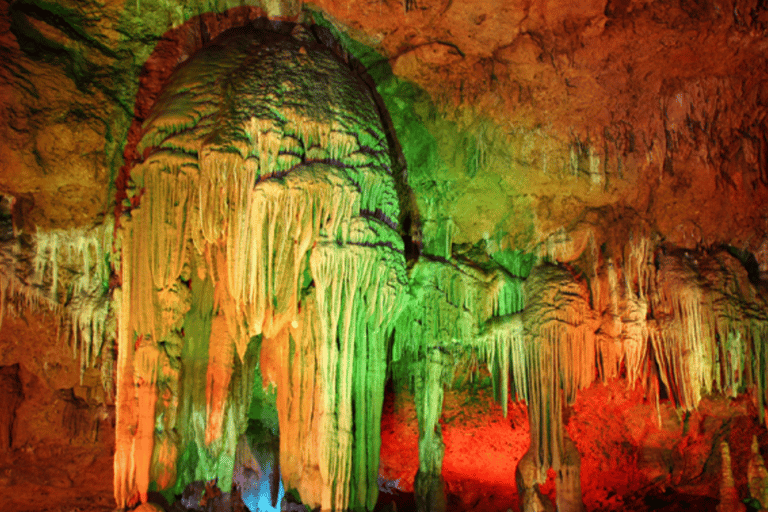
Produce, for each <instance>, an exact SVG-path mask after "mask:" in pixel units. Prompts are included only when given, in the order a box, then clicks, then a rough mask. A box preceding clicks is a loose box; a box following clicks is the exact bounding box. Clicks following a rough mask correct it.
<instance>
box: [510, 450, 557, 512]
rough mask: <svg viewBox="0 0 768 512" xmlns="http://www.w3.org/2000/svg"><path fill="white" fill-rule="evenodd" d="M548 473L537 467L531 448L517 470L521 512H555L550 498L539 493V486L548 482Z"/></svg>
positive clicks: (516, 477)
mask: <svg viewBox="0 0 768 512" xmlns="http://www.w3.org/2000/svg"><path fill="white" fill-rule="evenodd" d="M546 479H547V475H546V471H544V472H542V470H541V468H540V467H537V466H536V461H535V455H534V452H533V451H531V449H530V448H529V449H528V451H526V452H525V454H524V455H523V457H522V458H521V459H520V462H518V463H517V468H516V469H515V482H516V484H517V495H518V496H520V510H521V512H554V511H555V507H554V506H553V505H552V502H551V501H550V500H549V498H548V497H546V496H544V495H543V494H542V493H541V491H539V484H542V483H544V482H545V481H546Z"/></svg>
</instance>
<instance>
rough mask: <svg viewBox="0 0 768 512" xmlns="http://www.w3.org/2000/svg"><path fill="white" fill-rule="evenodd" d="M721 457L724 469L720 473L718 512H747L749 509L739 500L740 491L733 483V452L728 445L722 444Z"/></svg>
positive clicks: (724, 442)
mask: <svg viewBox="0 0 768 512" xmlns="http://www.w3.org/2000/svg"><path fill="white" fill-rule="evenodd" d="M720 456H721V457H722V462H721V464H722V466H721V467H722V469H721V472H720V503H719V504H718V505H717V512H746V510H747V507H746V506H745V505H744V503H742V502H741V500H740V499H739V491H738V489H736V486H735V484H734V482H733V472H732V470H731V452H730V449H729V448H728V443H727V442H726V441H723V442H722V443H720Z"/></svg>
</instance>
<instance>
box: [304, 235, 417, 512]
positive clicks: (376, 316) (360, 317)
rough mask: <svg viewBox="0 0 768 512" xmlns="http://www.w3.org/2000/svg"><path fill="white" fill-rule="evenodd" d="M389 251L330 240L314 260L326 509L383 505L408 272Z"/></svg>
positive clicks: (311, 261) (312, 262)
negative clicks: (385, 447)
mask: <svg viewBox="0 0 768 512" xmlns="http://www.w3.org/2000/svg"><path fill="white" fill-rule="evenodd" d="M371 235H373V233H371ZM382 251H383V252H387V251H388V249H382V248H381V247H372V246H366V245H363V244H359V245H358V244H349V245H346V246H339V245H338V244H336V243H335V242H330V241H329V242H324V243H321V244H319V245H318V246H317V247H316V248H315V250H314V251H313V252H312V255H311V257H310V266H311V269H312V275H313V277H314V279H315V290H316V299H317V309H318V313H319V318H320V324H321V330H320V331H321V334H322V347H323V348H322V358H321V360H322V361H323V363H322V364H321V376H322V382H323V385H324V386H325V389H324V397H323V402H324V403H323V408H322V410H324V411H326V412H327V414H326V416H325V418H324V420H325V421H326V422H327V424H326V425H325V428H324V429H323V430H324V432H325V439H324V440H323V445H322V449H321V459H320V462H321V464H320V470H321V473H322V474H323V481H324V483H325V486H324V489H323V496H322V506H323V509H333V510H341V509H344V508H346V507H347V506H349V505H350V504H356V505H361V506H364V507H366V508H367V509H369V510H372V509H373V507H374V506H375V504H376V500H377V498H378V488H377V486H376V479H377V477H378V457H379V449H380V436H379V428H380V427H379V423H380V421H381V408H382V401H383V389H384V382H385V379H386V366H387V361H386V357H387V339H388V338H389V335H390V334H391V328H392V326H391V323H390V322H391V318H392V317H393V316H396V313H397V312H398V310H399V307H400V304H401V294H402V291H403V288H404V286H403V284H404V283H403V281H402V276H401V275H399V274H400V271H401V270H402V267H400V268H398V267H394V266H393V265H392V264H391V263H390V262H389V261H387V259H388V258H386V257H382Z"/></svg>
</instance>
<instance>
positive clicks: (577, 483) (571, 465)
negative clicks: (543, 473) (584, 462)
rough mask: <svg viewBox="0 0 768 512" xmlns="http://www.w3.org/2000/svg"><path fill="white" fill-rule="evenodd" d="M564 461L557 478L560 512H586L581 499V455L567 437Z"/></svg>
mask: <svg viewBox="0 0 768 512" xmlns="http://www.w3.org/2000/svg"><path fill="white" fill-rule="evenodd" d="M563 448H564V451H563V461H562V464H561V465H560V469H559V470H557V476H556V478H555V492H556V505H557V510H558V512H586V508H585V507H584V502H583V500H582V497H581V455H579V451H578V450H577V449H576V444H574V442H573V441H572V440H571V438H570V437H568V436H567V435H566V436H564V439H563Z"/></svg>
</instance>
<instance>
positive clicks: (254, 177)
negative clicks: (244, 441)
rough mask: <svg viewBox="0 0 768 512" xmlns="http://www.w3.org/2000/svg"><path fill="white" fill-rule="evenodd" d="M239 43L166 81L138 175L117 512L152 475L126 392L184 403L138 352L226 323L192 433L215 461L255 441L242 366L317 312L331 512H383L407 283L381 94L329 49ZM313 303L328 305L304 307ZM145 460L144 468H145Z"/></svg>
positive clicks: (126, 307)
mask: <svg viewBox="0 0 768 512" xmlns="http://www.w3.org/2000/svg"><path fill="white" fill-rule="evenodd" d="M228 37H229V39H227V40H226V41H222V42H221V44H218V43H217V44H211V45H209V46H207V47H206V48H205V49H203V50H201V51H200V52H199V54H198V55H197V56H195V57H194V58H193V59H190V61H189V62H188V63H186V64H185V66H184V67H182V68H180V70H179V72H177V74H176V75H174V77H173V78H172V79H171V80H170V81H169V84H168V86H167V88H166V90H165V92H164V94H163V95H162V96H161V98H160V99H159V100H158V102H157V104H156V105H155V109H154V111H153V114H152V115H151V116H150V117H149V118H148V120H147V122H146V123H145V126H144V136H143V139H142V141H141V142H140V144H139V146H138V148H137V149H138V152H139V153H141V154H142V155H145V159H144V160H143V161H142V162H140V163H138V164H137V165H135V166H134V167H133V169H132V170H131V184H130V188H129V190H127V195H128V201H127V203H126V206H127V207H128V209H127V210H126V212H125V215H124V216H123V218H122V219H121V221H122V230H121V242H120V243H121V245H122V262H121V272H122V283H123V284H122V290H121V292H120V297H121V302H122V308H121V314H120V318H119V320H120V340H119V345H120V348H121V351H122V354H123V357H122V359H121V360H120V361H119V362H118V364H119V366H120V374H121V375H122V377H119V378H118V380H121V378H122V381H121V383H119V384H118V388H119V389H123V396H124V401H125V402H134V403H133V405H132V406H131V405H126V404H123V406H124V407H121V406H120V405H119V406H118V423H119V425H118V438H119V439H118V445H119V446H118V454H117V455H116V457H115V460H116V463H115V478H116V485H115V489H116V499H117V502H118V505H120V506H122V505H123V504H124V503H125V501H126V499H127V497H128V495H129V493H130V492H132V489H133V488H137V490H138V491H139V493H140V494H142V493H143V494H142V499H143V497H144V495H145V494H146V483H147V480H148V479H147V477H146V474H147V472H148V471H149V469H150V466H152V467H154V466H153V464H154V462H153V463H150V462H149V461H148V459H146V453H147V449H149V452H148V453H152V448H151V446H149V444H148V443H146V442H145V440H143V438H142V436H144V435H145V433H146V431H147V429H146V428H143V427H142V425H145V424H148V421H149V419H148V418H149V415H146V416H147V418H146V419H145V418H142V417H136V410H138V409H140V408H139V407H137V404H136V403H135V402H136V400H135V399H134V398H133V394H131V393H129V389H130V385H129V382H128V381H130V380H135V381H136V384H137V386H138V387H139V388H140V389H141V390H142V391H141V393H147V394H152V393H154V394H155V396H157V394H158V393H160V391H161V388H162V387H163V386H165V387H166V388H170V384H163V381H162V380H158V381H157V382H156V384H152V382H154V381H153V380H152V378H151V374H146V372H145V371H144V370H148V369H142V370H141V371H139V370H140V369H139V368H138V366H137V365H138V359H137V357H139V355H140V354H139V353H138V352H137V350H138V349H140V350H143V351H147V350H151V347H153V346H154V347H155V348H158V349H162V350H156V352H158V354H159V356H158V357H157V358H155V359H151V361H155V364H156V365H157V367H158V369H160V368H163V367H165V366H168V365H167V363H168V362H171V361H172V360H173V358H172V357H171V354H170V353H169V352H168V351H167V350H166V347H175V346H176V340H177V339H179V337H180V336H181V338H184V337H186V334H185V333H184V332H183V331H182V330H181V324H182V323H183V322H185V321H189V322H192V321H193V320H189V319H186V320H185V315H186V312H187V310H189V309H190V307H192V310H193V314H192V316H194V317H195V318H196V319H197V320H194V321H195V322H197V323H198V324H200V325H199V326H198V327H200V326H202V325H204V324H205V322H206V321H207V320H204V316H205V315H206V314H207V315H209V317H212V318H211V319H210V327H209V330H210V332H211V334H210V341H208V340H205V341H204V342H203V345H205V347H204V348H205V349H206V351H207V353H208V362H207V376H206V379H207V384H206V388H205V402H206V407H205V411H204V413H203V412H202V411H200V410H199V409H195V406H193V407H192V408H191V409H194V411H193V412H192V413H191V415H187V413H184V417H183V418H182V419H181V420H180V421H194V422H195V424H196V425H197V424H198V423H199V416H200V414H203V415H204V416H205V418H206V422H207V424H206V426H205V428H204V430H205V432H204V436H203V435H202V434H201V432H199V430H200V429H199V428H196V430H195V432H197V433H196V434H195V436H194V439H193V440H194V442H196V443H197V442H201V443H202V444H203V445H204V446H200V447H198V452H200V453H202V452H205V451H209V452H217V453H219V455H220V456H218V455H214V456H213V458H216V457H218V458H224V457H225V455H227V453H229V452H227V450H229V451H231V450H230V448H231V445H232V443H231V442H229V441H228V440H231V439H237V436H239V435H240V434H241V432H235V433H234V434H233V432H231V431H232V430H233V429H234V430H237V429H242V428H243V425H242V422H240V423H238V422H237V421H235V420H232V417H233V413H232V412H231V411H230V407H229V402H230V399H231V397H230V396H229V394H228V393H229V391H228V389H229V387H230V378H234V377H232V375H233V366H234V367H235V369H236V368H237V364H236V363H237V361H238V360H239V361H240V362H243V360H244V356H245V355H246V353H247V351H248V346H249V342H250V340H251V339H252V338H253V337H254V336H257V335H261V336H262V338H263V339H266V340H270V339H273V338H276V337H280V339H284V338H285V330H286V329H296V326H297V325H303V324H304V323H306V322H305V321H306V319H307V315H310V314H311V313H309V312H308V311H307V307H315V308H316V309H317V313H314V314H316V315H317V316H318V319H317V322H316V323H319V324H321V326H322V327H321V328H320V329H319V331H320V333H322V336H321V337H317V336H314V337H312V339H309V340H300V345H301V344H304V343H306V344H310V345H311V344H316V343H317V344H321V345H322V347H323V348H322V353H321V357H319V358H317V359H318V360H317V365H318V368H319V371H321V375H320V378H321V379H320V380H321V384H320V385H321V387H322V397H323V398H322V399H323V403H322V404H315V405H314V407H317V408H318V410H322V411H324V416H323V418H324V419H323V421H324V422H325V423H324V424H323V425H322V426H321V427H320V428H319V430H320V432H322V435H323V436H324V440H323V446H324V447H326V448H324V451H323V454H322V457H321V460H320V461H319V462H318V461H315V463H316V464H319V467H320V471H321V472H322V473H323V475H322V477H323V489H322V494H323V496H322V500H321V501H322V505H323V507H324V508H326V507H327V508H333V509H343V508H347V507H348V506H349V505H350V504H355V506H357V505H364V506H366V507H368V508H373V505H374V504H375V493H374V491H375V489H376V485H375V480H376V477H377V473H376V472H377V469H378V454H379V447H378V444H377V443H378V442H379V441H378V439H379V435H378V432H379V418H378V415H379V414H380V410H381V404H380V401H381V399H382V396H383V385H384V378H385V375H386V353H387V351H386V340H387V336H388V335H389V334H390V325H389V324H390V323H391V320H392V318H393V317H394V316H396V315H395V312H396V310H397V309H398V307H399V304H400V302H401V299H400V295H401V290H402V289H403V287H404V283H405V281H406V277H405V264H404V256H403V253H404V251H403V243H402V240H401V238H400V237H399V235H398V234H397V232H396V223H397V219H398V217H399V209H398V208H399V207H398V203H397V196H396V193H395V189H394V185H393V180H392V176H391V169H390V168H389V165H388V161H389V150H388V147H387V142H386V136H385V135H384V132H383V130H382V128H381V125H380V120H379V119H378V111H377V110H376V108H375V106H374V104H373V102H372V101H371V100H372V99H371V97H370V95H369V94H368V93H366V92H365V90H364V89H363V88H361V87H360V84H359V82H358V81H357V79H356V78H354V77H350V76H349V74H348V70H345V68H344V66H343V64H342V63H341V62H340V61H339V60H338V59H336V58H335V57H334V56H332V55H330V54H329V53H328V52H327V50H323V49H321V48H318V45H315V44H313V43H307V42H301V41H296V40H292V39H291V38H288V37H286V38H282V39H281V38H280V37H279V36H277V35H276V34H271V35H269V36H268V37H263V36H261V35H259V34H257V33H256V32H254V31H250V30H249V29H243V30H242V31H240V32H239V33H237V34H235V33H232V34H230V36H228ZM310 39H311V38H310ZM266 41H269V46H266V45H263V43H265V42H266ZM255 57H258V58H255ZM307 80H312V81H315V82H317V83H318V84H320V85H318V86H313V87H307V86H306V81H307ZM222 96H223V97H222ZM222 105H224V107H222ZM214 119H215V120H216V122H215V123H214V122H213V120H214ZM137 205H138V206H137ZM190 276H192V277H191V284H190ZM199 279H204V280H205V281H206V282H208V285H209V286H210V287H212V289H213V291H212V293H213V295H214V300H213V303H212V304H211V305H210V308H212V311H210V312H208V313H205V312H202V313H200V312H199V311H198V309H199V308H198V306H195V304H197V303H198V302H200V301H199V300H198V299H196V298H195V297H194V293H193V296H192V297H191V298H183V297H182V295H185V293H186V292H184V290H182V289H181V288H180V287H184V288H193V289H194V288H195V286H196V285H195V284H194V283H196V282H197V281H196V280H199ZM311 283H314V291H312V290H313V288H312V287H311V286H310V284H311ZM195 293H197V292H195ZM307 294H311V295H313V296H314V299H313V301H314V302H312V303H313V304H316V306H307V304H306V300H307V299H306V297H307ZM190 304H191V305H190ZM198 317H199V318H198ZM185 327H186V325H185ZM197 330H202V331H204V330H205V329H199V328H198V329H196V331H197ZM185 331H187V329H185ZM188 331H189V332H192V329H189V330H188ZM306 332H309V331H306ZM197 334H199V333H196V335H197ZM181 342H182V343H184V344H186V341H185V340H184V339H182V340H181ZM195 343H196V344H200V343H199V341H196V342H195ZM142 347H145V348H142ZM184 350H185V349H183V350H181V352H182V353H184ZM200 351H203V350H202V349H200ZM182 359H183V357H182ZM187 363H190V364H191V362H190V361H185V360H182V364H187ZM195 364H197V363H195ZM156 373H157V372H156ZM166 373H168V375H169V378H171V379H173V378H174V375H175V374H174V373H173V372H166ZM176 380H178V376H176ZM275 381H276V382H277V381H281V382H284V380H281V379H279V378H276V379H275ZM288 385H291V384H290V383H288ZM142 386H143V387H142ZM139 395H141V394H139ZM141 396H143V395H141ZM147 396H149V395H147ZM146 401H147V404H149V405H150V406H151V407H152V410H153V411H154V410H155V409H157V408H161V409H162V407H165V409H162V410H161V409H157V410H158V411H159V412H158V413H157V414H156V416H157V417H158V418H160V417H161V415H162V417H163V418H165V417H167V416H168V415H169V413H172V412H173V410H171V409H173V408H174V407H175V406H173V405H172V404H171V405H162V404H161V402H160V401H157V400H156V401H155V402H152V401H151V400H149V399H148V398H147V399H146ZM377 401H378V403H377ZM281 403H283V402H281ZM139 405H140V404H139ZM169 407H170V408H171V409H169ZM185 407H186V406H185ZM174 410H175V409H174ZM377 410H378V411H379V412H376V411H377ZM121 411H122V412H121ZM228 411H229V412H228ZM353 411H354V417H353V414H352V412H353ZM142 414H144V413H142ZM280 414H282V417H286V412H285V411H283V412H281V413H280ZM171 415H172V416H174V414H171ZM142 422H143V423H142ZM134 423H138V427H137V428H135V429H134V428H132V427H131V425H132V424H134ZM185 427H186V426H185V425H182V426H181V428H182V430H184V429H185ZM177 428H178V426H177ZM222 436H223V437H222ZM203 437H204V439H201V438H203ZM224 437H225V438H226V439H224ZM145 445H146V446H145ZM131 447H133V448H131ZM136 447H140V448H141V450H142V454H143V455H142V457H144V458H143V459H142V460H141V461H134V463H132V462H130V461H128V458H129V455H130V453H136ZM131 450H133V452H132V451H131ZM154 450H155V452H157V449H156V448H155V449H154ZM225 452H226V453H225ZM210 458H211V457H208V458H207V459H206V460H208V459H210ZM134 459H136V457H134ZM139 463H140V464H139ZM209 463H210V461H208V462H206V464H209ZM131 464H134V467H133V468H132V467H131ZM211 464H218V463H211ZM139 473H141V475H142V476H141V479H139V478H138V474H139ZM131 474H135V475H137V476H136V478H134V477H133V476H131Z"/></svg>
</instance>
